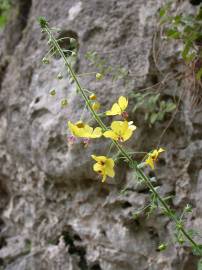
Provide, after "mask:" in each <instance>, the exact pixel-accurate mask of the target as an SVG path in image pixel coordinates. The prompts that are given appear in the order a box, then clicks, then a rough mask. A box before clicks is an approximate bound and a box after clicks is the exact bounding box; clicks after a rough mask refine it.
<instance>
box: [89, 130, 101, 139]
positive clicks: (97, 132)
mask: <svg viewBox="0 0 202 270" xmlns="http://www.w3.org/2000/svg"><path fill="white" fill-rule="evenodd" d="M101 136H102V129H101V128H100V127H96V128H95V129H94V130H93V133H92V135H91V138H100V137H101Z"/></svg>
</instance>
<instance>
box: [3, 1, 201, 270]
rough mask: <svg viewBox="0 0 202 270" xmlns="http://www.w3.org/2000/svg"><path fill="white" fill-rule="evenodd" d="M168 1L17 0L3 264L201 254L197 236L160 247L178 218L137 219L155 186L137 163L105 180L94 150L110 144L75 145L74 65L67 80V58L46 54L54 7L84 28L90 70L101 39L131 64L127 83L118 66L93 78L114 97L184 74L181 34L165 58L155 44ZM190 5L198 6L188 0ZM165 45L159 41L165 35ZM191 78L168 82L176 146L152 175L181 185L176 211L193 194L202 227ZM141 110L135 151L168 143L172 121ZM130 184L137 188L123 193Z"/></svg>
mask: <svg viewBox="0 0 202 270" xmlns="http://www.w3.org/2000/svg"><path fill="white" fill-rule="evenodd" d="M162 4H163V0H162V1H161V0H141V1H140V0H119V1H116V0H105V1H103V0H82V1H75V0H69V1H66V0H58V1H54V0H17V1H15V6H14V10H13V14H12V18H11V22H10V23H9V24H8V26H7V27H6V29H5V31H4V33H2V34H1V45H0V46H1V52H0V53H1V54H0V233H1V235H0V269H5V270H35V269H40V270H45V269H47V270H60V269H61V270H136V269H138V270H148V269H149V270H160V269H161V270H194V269H196V262H197V257H194V256H193V255H191V252H190V249H189V248H188V247H187V246H186V245H185V246H184V247H181V248H180V247H177V246H174V245H173V244H172V243H171V245H170V246H169V248H168V249H167V251H165V252H164V253H159V252H158V251H157V246H158V244H159V243H161V241H166V240H167V241H169V242H171V240H170V239H171V238H170V233H171V232H172V230H173V228H172V224H170V222H169V220H168V219H167V218H165V217H163V216H162V215H161V214H160V213H156V214H154V215H152V216H151V217H150V218H147V217H146V216H144V214H142V215H141V216H140V217H139V218H138V219H137V220H134V219H133V217H132V214H133V212H134V211H135V210H136V209H138V208H140V207H143V206H145V205H146V204H147V203H148V200H149V192H148V190H146V189H145V188H144V187H141V186H138V185H137V184H135V181H134V180H135V179H134V175H133V174H132V172H131V171H130V170H129V169H127V168H126V167H125V166H123V165H121V167H120V168H119V169H118V168H116V170H117V171H116V172H117V173H116V175H117V176H116V177H115V179H113V180H109V181H108V182H107V183H106V184H101V183H100V181H99V179H97V177H96V175H95V174H94V173H93V171H92V169H91V167H92V161H91V158H90V155H91V153H96V154H101V153H103V154H104V153H106V152H107V149H108V145H107V143H106V142H100V141H99V142H96V143H94V144H91V145H90V146H89V147H88V148H84V147H83V145H82V143H81V142H77V143H75V144H74V145H68V144H67V140H66V136H67V130H66V121H67V120H72V121H74V120H78V118H79V117H80V115H81V114H82V110H83V107H82V106H83V105H82V103H81V100H80V98H78V97H77V95H76V91H75V86H74V84H72V83H70V82H69V80H68V78H67V76H66V75H64V79H63V80H61V81H60V82H58V80H57V78H56V77H57V74H58V73H59V72H62V73H64V67H63V65H62V60H61V59H60V58H58V57H55V58H53V60H52V61H51V64H50V65H45V66H44V65H42V63H41V59H42V57H43V56H44V54H45V53H46V51H47V45H46V38H45V37H44V36H43V34H42V33H41V32H40V29H39V26H38V24H37V22H36V18H37V17H38V16H45V17H46V18H47V19H48V20H49V22H50V24H51V25H52V26H55V27H58V28H60V29H61V30H62V33H63V35H62V36H65V34H69V35H71V36H72V37H78V42H79V59H78V61H77V63H76V65H75V67H76V68H77V71H78V72H79V73H81V72H89V71H94V68H93V67H90V66H89V64H88V62H87V61H86V60H85V57H84V54H85V53H86V52H88V51H90V50H95V51H98V52H100V54H101V55H102V56H104V57H106V58H107V59H108V60H109V63H110V64H111V65H121V66H124V67H125V68H127V69H128V70H129V71H130V74H129V75H130V77H129V78H130V80H129V82H130V83H129V84H127V85H125V84H124V82H123V81H119V82H115V83H113V82H112V79H111V77H110V76H106V77H105V79H104V80H101V81H95V79H94V78H92V77H91V76H89V77H85V78H83V77H82V80H81V81H82V83H83V85H85V86H86V87H88V88H90V89H93V90H94V91H95V92H96V93H97V95H98V96H99V99H100V102H101V103H102V104H103V107H104V108H105V107H107V106H108V107H109V106H110V104H111V103H112V101H113V100H116V99H117V96H119V95H120V94H124V95H129V94H130V93H131V91H132V90H136V89H143V88H145V87H148V86H151V85H152V84H155V83H157V82H158V81H159V80H161V79H162V78H163V77H164V75H167V74H171V75H172V76H175V74H176V72H177V70H179V69H180V68H182V67H181V66H180V65H179V64H177V62H176V57H175V52H176V50H178V49H177V48H176V46H175V45H173V44H172V45H171V46H169V45H167V47H165V49H164V50H162V49H161V53H160V57H159V59H160V61H159V66H158V67H157V66H156V65H155V58H154V55H153V48H154V43H155V40H154V35H155V33H156V28H157V21H156V16H155V15H156V12H157V10H158V9H159V7H160V6H161V5H162ZM182 8H183V9H184V10H188V9H190V6H189V4H188V3H182ZM193 11H194V9H193ZM155 45H156V47H159V46H160V43H159V42H158V40H156V44H155ZM159 70H160V71H161V72H160V71H159ZM172 76H171V78H173V77H172ZM189 82H190V81H189ZM189 82H187V81H186V80H185V79H183V80H181V81H180V80H175V79H170V80H168V81H167V84H166V87H164V90H163V91H164V92H163V93H164V95H165V97H166V96H175V97H177V98H178V99H179V98H180V99H181V101H180V109H179V112H178V113H177V115H176V117H175V119H174V121H173V122H172V124H171V125H170V126H169V127H168V129H167V132H166V133H165V135H164V136H163V137H162V142H161V145H163V146H164V147H165V148H166V149H167V152H166V153H165V155H164V156H163V157H162V159H161V160H160V162H159V165H158V168H157V170H156V171H155V175H152V174H151V172H150V174H151V176H155V177H156V181H157V183H158V185H159V190H160V192H161V193H162V194H166V195H175V194H176V195H177V196H174V197H173V199H172V204H173V206H174V207H175V208H176V209H177V210H178V209H181V208H182V207H183V206H185V205H186V203H188V202H191V203H192V205H193V207H194V212H193V214H192V216H191V217H190V219H189V226H190V225H193V226H194V227H195V228H197V229H198V230H199V231H201V225H202V208H201V200H202V199H201V194H202V193H201V192H202V163H201V161H202V110H201V107H200V106H198V107H197V106H195V107H194V108H193V107H192V106H191V98H190V97H191V96H192V93H190V90H189V87H188V85H189ZM52 88H56V89H57V96H56V97H55V98H53V97H50V96H49V90H50V89H52ZM63 97H66V98H68V100H69V106H68V107H67V108H65V109H61V108H60V103H59V101H60V99H61V98H63ZM130 106H131V108H132V106H133V101H132V100H131V104H130ZM85 117H88V115H86V116H85ZM131 117H132V118H133V120H134V121H135V123H137V126H138V131H137V132H136V135H135V137H134V139H133V140H132V142H131V143H130V146H131V147H132V148H133V149H134V150H135V151H139V150H141V151H144V150H147V151H148V150H150V149H152V148H153V147H154V146H155V145H157V143H158V139H159V136H160V135H161V134H162V131H163V130H164V129H165V128H166V127H167V126H168V122H169V119H167V120H165V121H164V122H162V123H157V124H156V125H154V126H153V127H152V128H149V127H148V126H147V125H146V124H145V123H144V122H143V121H142V115H141V114H138V115H132V114H131ZM118 170H119V171H118ZM125 187H128V188H129V191H128V192H127V193H121V192H120V191H121V190H122V189H123V188H125ZM201 233H202V231H201ZM198 240H199V239H198Z"/></svg>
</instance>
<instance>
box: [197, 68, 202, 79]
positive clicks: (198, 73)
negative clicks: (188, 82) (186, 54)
mask: <svg viewBox="0 0 202 270" xmlns="http://www.w3.org/2000/svg"><path fill="white" fill-rule="evenodd" d="M201 78H202V68H200V69H199V71H198V72H197V73H196V79H197V80H198V81H200V80H201Z"/></svg>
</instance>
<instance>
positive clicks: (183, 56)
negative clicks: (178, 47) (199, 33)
mask: <svg viewBox="0 0 202 270" xmlns="http://www.w3.org/2000/svg"><path fill="white" fill-rule="evenodd" d="M190 49H191V44H190V42H187V43H186V44H185V46H184V49H183V51H182V58H183V59H184V60H185V61H186V60H187V55H188V53H189V51H190Z"/></svg>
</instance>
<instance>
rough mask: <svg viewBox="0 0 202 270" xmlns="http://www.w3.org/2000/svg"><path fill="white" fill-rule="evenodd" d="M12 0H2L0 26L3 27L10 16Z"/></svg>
mask: <svg viewBox="0 0 202 270" xmlns="http://www.w3.org/2000/svg"><path fill="white" fill-rule="evenodd" d="M10 10H11V0H0V28H3V27H4V26H5V25H6V23H7V21H8V18H9V14H10Z"/></svg>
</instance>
